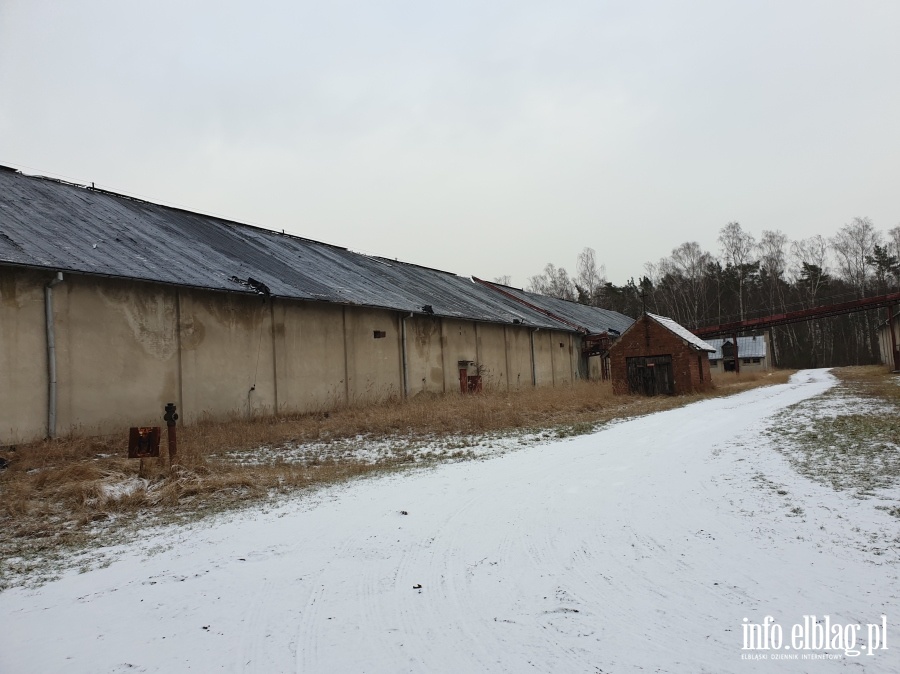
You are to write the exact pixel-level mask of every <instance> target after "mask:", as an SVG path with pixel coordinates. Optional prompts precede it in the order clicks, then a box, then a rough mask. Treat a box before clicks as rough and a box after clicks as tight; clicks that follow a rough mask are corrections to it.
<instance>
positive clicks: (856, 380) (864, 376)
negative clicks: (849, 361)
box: [834, 365, 900, 404]
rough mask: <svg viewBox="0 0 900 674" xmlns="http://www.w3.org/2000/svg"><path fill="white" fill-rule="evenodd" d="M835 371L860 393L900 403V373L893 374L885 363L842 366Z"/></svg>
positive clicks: (843, 380)
mask: <svg viewBox="0 0 900 674" xmlns="http://www.w3.org/2000/svg"><path fill="white" fill-rule="evenodd" d="M834 373H835V375H837V378H838V379H840V380H841V381H842V382H844V383H845V384H847V385H849V386H851V387H852V388H853V390H854V392H856V393H858V394H861V395H864V396H867V397H871V398H879V399H881V400H886V401H889V402H893V403H895V404H900V375H895V374H891V373H890V371H889V370H888V369H887V368H886V367H885V366H884V365H866V366H861V367H842V368H839V369H837V370H834Z"/></svg>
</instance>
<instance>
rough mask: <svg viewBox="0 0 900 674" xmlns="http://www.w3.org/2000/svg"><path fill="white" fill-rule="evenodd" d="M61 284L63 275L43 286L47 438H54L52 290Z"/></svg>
mask: <svg viewBox="0 0 900 674" xmlns="http://www.w3.org/2000/svg"><path fill="white" fill-rule="evenodd" d="M62 282H63V273H62V272H61V271H58V272H56V278H54V279H53V280H52V281H50V283H48V284H47V285H45V286H44V318H45V327H46V330H47V380H48V387H47V437H49V438H55V437H56V397H57V387H56V323H55V321H54V318H53V288H54V286H57V285H59V284H60V283H62Z"/></svg>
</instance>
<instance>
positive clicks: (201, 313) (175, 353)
mask: <svg viewBox="0 0 900 674" xmlns="http://www.w3.org/2000/svg"><path fill="white" fill-rule="evenodd" d="M52 278H53V275H52V274H50V273H41V272H34V271H27V270H20V269H12V268H9V267H4V268H0V364H2V368H3V369H2V377H3V380H2V382H0V383H2V386H0V445H3V444H14V443H17V442H24V441H27V440H32V439H36V438H40V437H44V436H46V434H47V407H48V404H47V401H48V375H47V358H46V348H47V347H46V339H45V316H44V284H46V283H47V282H49V281H50V280H51V279H52ZM53 297H54V317H55V335H56V343H57V364H58V381H59V384H58V421H57V432H58V434H59V435H64V434H67V433H72V432H76V433H97V432H100V433H102V432H122V431H123V430H124V429H126V428H127V427H128V426H131V425H149V424H154V425H156V424H161V416H162V409H163V407H164V405H165V404H166V403H167V402H175V403H176V404H177V405H178V408H179V414H180V415H181V419H182V421H183V422H186V423H192V422H195V421H197V420H199V419H202V418H206V417H209V418H224V417H228V416H236V417H239V418H246V417H250V416H255V415H262V414H271V413H274V412H275V411H276V410H277V412H279V413H291V412H307V411H313V410H322V409H329V408H334V407H336V406H339V405H343V404H357V403H365V402H370V401H375V400H382V399H384V398H387V397H390V396H402V395H403V394H404V377H403V339H402V329H403V324H404V323H405V326H406V356H407V358H406V363H407V382H408V387H409V391H408V394H409V395H410V396H413V395H416V394H418V393H421V392H428V393H444V392H456V391H459V388H460V387H459V362H460V361H466V362H468V361H471V362H472V363H474V364H476V366H480V370H481V372H482V376H483V380H484V386H485V388H486V389H491V388H493V389H497V390H504V391H505V390H508V389H513V390H515V389H518V388H521V387H523V386H531V385H532V377H533V373H534V376H535V378H536V381H537V385H539V386H550V385H554V384H556V385H559V384H564V383H567V382H571V381H572V380H573V379H574V378H575V377H576V376H578V365H579V361H578V349H579V348H580V344H579V341H578V340H577V339H575V338H573V335H571V334H570V333H566V332H556V331H548V330H534V329H533V328H527V327H524V326H520V325H505V324H491V323H475V322H472V321H465V320H457V319H449V318H439V317H432V316H422V315H415V316H413V317H409V316H408V315H407V317H406V318H405V319H404V317H403V316H402V315H401V314H398V313H397V312H394V311H388V310H380V309H373V308H367V307H353V306H338V305H334V304H329V303H321V302H302V301H284V300H279V299H274V300H272V299H270V298H264V297H263V296H261V295H247V294H238V293H220V292H211V291H203V290H196V289H190V288H181V287H173V286H164V285H160V284H154V283H142V282H132V281H122V280H118V279H108V278H98V277H89V276H77V275H66V276H65V279H64V281H63V282H62V283H60V284H59V285H57V286H56V287H55V288H54V291H53ZM532 338H533V339H534V360H533V359H532ZM560 344H562V345H563V346H560Z"/></svg>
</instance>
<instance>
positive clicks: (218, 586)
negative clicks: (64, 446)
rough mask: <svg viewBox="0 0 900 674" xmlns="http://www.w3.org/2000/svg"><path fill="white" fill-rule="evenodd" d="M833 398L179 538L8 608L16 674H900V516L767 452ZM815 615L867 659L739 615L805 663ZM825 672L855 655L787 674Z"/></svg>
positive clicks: (641, 432) (759, 402) (546, 452)
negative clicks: (776, 431) (881, 630)
mask: <svg viewBox="0 0 900 674" xmlns="http://www.w3.org/2000/svg"><path fill="white" fill-rule="evenodd" d="M833 384H834V378H833V377H832V376H831V375H830V374H828V373H827V372H826V371H822V370H816V371H805V372H802V373H800V374H798V375H796V376H795V377H794V378H793V379H792V380H791V382H790V383H789V384H785V385H781V386H773V387H767V388H763V389H756V390H753V391H748V392H746V393H743V394H740V395H737V396H733V397H730V398H719V399H711V400H706V401H702V402H699V403H695V404H692V405H690V406H688V407H684V408H680V409H676V410H672V411H669V412H664V413H659V414H654V415H651V416H647V417H643V418H640V419H635V420H631V421H627V422H623V423H618V424H613V425H611V426H609V427H607V428H604V429H602V430H600V431H598V432H596V433H594V434H592V435H587V436H581V437H577V438H573V439H568V440H556V441H552V442H547V443H546V444H537V445H532V446H528V447H525V448H523V449H520V450H518V451H509V452H506V453H503V454H501V455H498V456H496V457H492V458H487V459H484V460H476V461H466V462H461V463H454V464H448V465H441V466H438V467H436V468H433V469H427V470H418V471H413V472H407V473H401V474H392V475H385V476H380V477H374V478H370V479H364V480H358V481H355V482H353V483H350V484H347V485H342V486H336V487H331V488H327V489H322V490H319V491H317V492H314V493H313V494H307V495H304V496H302V497H300V498H296V499H293V500H288V501H285V502H283V503H281V504H280V505H279V506H277V507H273V508H268V509H255V510H248V511H244V512H241V513H239V514H236V515H232V516H230V517H224V516H223V517H221V518H219V519H217V520H213V521H206V522H205V523H202V524H196V525H194V526H192V527H178V528H171V529H167V530H165V531H163V532H161V533H157V534H154V535H153V536H152V537H150V538H148V539H147V540H144V541H142V542H141V543H140V544H135V545H131V546H127V547H123V548H121V549H117V550H114V551H108V552H110V553H111V554H113V556H114V557H115V558H116V561H114V562H113V563H112V564H111V565H109V566H108V567H106V568H98V569H94V570H91V571H87V572H85V573H78V572H76V571H72V572H69V573H67V574H66V575H64V576H63V577H62V578H61V579H60V580H58V581H55V582H52V583H49V584H47V585H44V586H43V587H40V588H38V589H25V588H16V589H12V590H8V591H6V592H4V593H3V594H0V620H2V624H0V627H2V629H0V633H2V635H3V645H2V647H0V672H11V673H12V672H15V673H27V672H40V673H42V674H43V673H46V672H73V673H77V672H86V673H91V674H93V673H96V672H167V673H173V672H188V671H191V672H218V671H225V672H265V673H269V672H304V673H305V672H466V673H467V672H528V671H534V672H605V673H608V672H613V673H618V672H631V671H644V672H744V671H753V672H757V671H767V672H768V671H777V672H781V671H791V672H826V671H834V670H836V669H843V668H845V667H846V668H851V669H854V668H855V669H859V670H860V671H865V672H898V671H900V629H898V624H900V605H898V598H900V582H898V568H900V552H898V550H897V548H896V546H891V545H883V544H882V545H875V544H873V542H875V543H877V542H879V541H881V542H883V541H891V540H894V539H896V537H897V534H898V528H900V525H898V520H897V518H895V517H892V516H890V515H889V514H888V513H886V512H885V511H884V510H879V509H877V508H876V507H875V506H876V505H877V502H876V501H873V500H867V499H859V498H854V496H853V494H852V493H849V492H838V491H834V490H833V489H831V488H830V487H827V486H824V485H821V484H818V483H816V482H813V481H811V480H809V479H808V478H805V477H802V476H800V475H798V474H797V473H796V472H795V471H793V470H792V469H791V467H790V465H789V464H788V462H787V459H785V458H784V455H783V454H782V453H780V452H778V451H775V449H774V448H773V447H772V446H771V445H770V443H772V442H775V441H776V440H777V438H773V436H772V435H771V434H765V433H764V432H763V431H764V430H765V429H766V428H767V427H768V426H770V425H771V424H772V423H773V421H772V419H773V417H774V416H775V415H776V413H779V412H782V411H783V410H784V408H786V407H787V406H789V405H792V404H794V403H797V402H799V401H801V400H805V399H808V398H811V397H813V396H816V395H820V394H822V393H824V392H825V391H826V390H828V389H829V388H830V387H831V386H833ZM780 423H781V424H783V423H784V418H783V413H782V417H781V422H780ZM813 615H814V616H816V618H817V619H818V620H820V621H823V620H824V618H825V616H828V619H829V621H830V625H831V626H834V625H835V624H838V625H840V626H841V627H842V628H843V630H842V631H841V634H842V635H845V634H846V635H853V636H854V637H855V645H856V647H857V648H862V649H863V654H861V655H858V656H855V657H854V656H845V655H844V650H845V649H844V648H841V647H837V648H828V649H821V648H818V649H810V650H805V651H797V650H796V649H794V650H786V649H784V648H783V646H782V649H781V650H778V651H775V650H771V649H769V650H764V649H757V650H746V649H743V648H742V647H743V646H744V630H745V628H744V626H743V621H744V619H747V621H748V623H754V624H761V623H763V622H764V621H765V620H766V616H771V620H770V621H769V622H770V623H772V622H774V624H775V625H776V626H777V627H778V628H780V629H781V630H783V634H784V644H785V645H790V644H791V630H792V628H793V626H794V625H800V626H801V627H800V628H799V629H800V630H801V631H802V630H803V629H807V630H808V631H809V630H815V629H816V628H815V627H813V626H812V623H809V627H808V628H803V627H802V626H803V624H804V616H813ZM883 615H884V616H886V618H885V622H886V624H887V627H888V634H887V645H888V648H887V649H878V650H876V651H874V653H873V654H872V655H867V654H866V652H867V651H866V649H867V647H868V645H869V644H868V643H867V636H868V634H867V632H868V627H867V625H868V624H876V625H879V626H880V625H881V621H882V616H883ZM853 625H860V626H861V628H860V629H861V631H860V632H859V634H857V633H856V632H855V631H853V629H854V628H853V627H852V626H853ZM774 633H775V628H772V627H770V628H769V634H773V635H774ZM876 633H877V632H873V634H876ZM800 643H802V639H801V642H800ZM845 645H846V644H845ZM838 646H841V644H838ZM849 650H852V649H849ZM810 654H812V655H815V656H817V657H819V658H821V657H824V656H825V655H826V654H831V655H833V656H835V657H836V658H837V659H816V660H799V659H798V660H782V659H777V660H776V659H775V658H776V656H777V657H778V658H781V657H785V656H786V657H793V656H794V655H797V656H802V655H810ZM749 658H756V659H749ZM761 658H765V659H761Z"/></svg>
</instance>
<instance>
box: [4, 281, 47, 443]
mask: <svg viewBox="0 0 900 674" xmlns="http://www.w3.org/2000/svg"><path fill="white" fill-rule="evenodd" d="M51 278H53V277H52V275H50V274H45V273H40V272H34V271H27V270H23V269H15V268H10V267H0V445H3V444H15V443H17V442H22V441H23V439H30V438H36V437H43V436H44V435H45V434H46V432H47V400H48V398H47V387H48V384H47V342H46V338H45V331H44V291H43V285H44V283H47V282H48V281H50V280H51Z"/></svg>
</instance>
